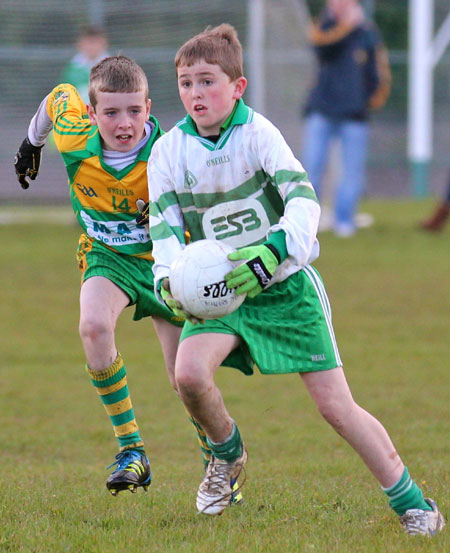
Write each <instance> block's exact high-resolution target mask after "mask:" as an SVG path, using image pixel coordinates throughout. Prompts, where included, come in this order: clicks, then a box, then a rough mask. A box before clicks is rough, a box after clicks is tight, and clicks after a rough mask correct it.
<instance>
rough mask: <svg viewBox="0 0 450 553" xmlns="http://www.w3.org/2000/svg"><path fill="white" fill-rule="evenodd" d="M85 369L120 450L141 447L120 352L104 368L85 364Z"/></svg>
mask: <svg viewBox="0 0 450 553" xmlns="http://www.w3.org/2000/svg"><path fill="white" fill-rule="evenodd" d="M86 370H87V372H88V374H89V376H90V377H91V382H92V384H93V385H94V386H95V388H96V389H97V393H98V395H99V396H100V399H101V400H102V403H103V405H104V407H105V410H106V412H107V413H108V415H109V417H110V419H111V422H112V425H113V428H114V434H115V435H116V438H117V439H118V441H119V447H120V451H124V450H125V449H143V448H144V442H143V441H142V440H141V437H140V435H139V428H138V425H137V423H136V419H135V417H134V411H133V406H132V404H131V398H130V393H129V391H128V385H127V374H126V370H125V366H124V364H123V359H122V356H121V355H120V353H118V354H117V357H116V359H115V361H114V362H113V363H112V364H111V365H110V366H109V367H107V368H106V369H103V370H100V371H94V370H92V369H91V368H89V366H86Z"/></svg>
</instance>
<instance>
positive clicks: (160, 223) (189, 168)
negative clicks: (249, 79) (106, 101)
mask: <svg viewBox="0 0 450 553" xmlns="http://www.w3.org/2000/svg"><path fill="white" fill-rule="evenodd" d="M148 184H149V197H150V200H151V211H150V234H151V239H152V241H153V257H154V259H155V264H154V267H153V270H154V273H155V289H156V290H157V289H158V281H160V280H161V279H162V278H164V277H167V276H168V274H169V267H170V264H171V262H172V261H173V259H174V258H175V256H176V255H177V254H178V253H179V252H180V250H181V249H182V248H183V247H184V246H185V231H188V232H189V233H190V236H191V240H192V241H195V240H201V239H203V238H209V239H214V240H223V241H224V242H226V243H227V244H230V245H231V246H233V247H235V248H241V247H244V246H250V245H257V244H261V243H263V242H264V241H265V240H266V239H267V237H268V235H269V234H270V233H272V232H276V231H279V230H283V231H284V232H285V233H286V245H287V251H288V254H289V256H288V258H287V259H286V260H285V261H284V262H283V263H282V264H281V265H280V266H279V267H278V268H277V270H276V272H275V274H274V276H273V278H272V281H271V284H273V283H275V282H280V281H282V280H284V279H286V278H287V277H288V276H289V275H291V274H293V273H295V272H297V271H299V270H300V269H302V268H303V267H304V266H305V265H308V264H309V263H312V262H313V261H314V260H315V259H316V258H317V257H318V255H319V243H318V241H317V237H316V234H317V228H318V224H319V216H320V207H319V203H318V201H317V197H316V194H315V193H314V190H313V187H312V186H311V183H310V182H309V180H308V176H307V174H306V172H305V170H304V169H303V167H302V165H301V163H300V162H299V161H298V160H297V159H296V158H295V156H294V154H293V153H292V151H291V149H290V148H289V146H288V145H287V143H286V141H285V140H284V138H283V137H282V135H281V133H280V131H279V130H278V129H277V128H276V127H275V126H274V125H273V124H272V123H271V122H270V121H268V120H267V119H266V118H265V117H263V116H262V115H261V114H259V113H256V112H255V111H253V110H252V109H251V108H249V107H247V106H246V105H245V104H244V102H243V101H242V100H239V102H238V105H237V107H236V109H235V112H234V115H233V117H232V119H231V121H230V122H229V124H228V125H227V128H224V129H222V132H221V136H220V138H219V140H218V141H217V143H214V142H212V141H210V140H208V139H207V138H204V137H201V136H199V135H198V133H197V131H196V127H195V124H194V122H193V120H192V119H191V118H190V116H189V115H187V116H186V117H185V118H184V119H183V120H181V121H180V122H179V123H177V125H176V126H175V127H174V128H173V129H171V130H170V131H169V132H168V133H166V134H165V135H164V136H162V137H161V138H160V139H159V140H158V141H157V142H156V143H155V145H154V146H153V149H152V153H151V155H150V159H149V164H148Z"/></svg>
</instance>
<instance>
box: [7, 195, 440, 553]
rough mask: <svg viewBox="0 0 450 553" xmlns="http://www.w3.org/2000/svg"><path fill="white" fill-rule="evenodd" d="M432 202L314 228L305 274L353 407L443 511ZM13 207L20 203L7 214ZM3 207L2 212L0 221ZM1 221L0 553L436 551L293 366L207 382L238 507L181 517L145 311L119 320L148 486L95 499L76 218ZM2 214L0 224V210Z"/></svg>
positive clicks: (177, 444) (170, 436)
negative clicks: (242, 478)
mask: <svg viewBox="0 0 450 553" xmlns="http://www.w3.org/2000/svg"><path fill="white" fill-rule="evenodd" d="M432 205H433V204H432V203H431V202H412V201H411V202H404V201H397V202H395V201H389V202H387V201H385V202H383V201H377V202H375V201H372V202H367V203H366V204H365V205H364V206H363V209H364V210H365V211H368V212H370V213H372V214H373V215H374V216H375V221H376V222H375V225H374V226H373V227H371V228H370V229H366V230H364V231H361V232H360V233H359V234H358V235H357V236H356V237H354V238H352V239H349V240H342V239H341V240H339V239H337V238H335V237H334V236H333V235H331V234H328V233H323V234H321V235H320V241H321V248H322V253H321V257H320V258H319V260H318V262H317V263H316V266H317V267H318V269H319V270H320V271H321V273H322V275H323V277H324V280H325V283H326V286H327V289H328V293H329V296H330V299H331V303H332V307H333V320H334V326H335V331H336V334H337V338H338V343H339V346H340V352H341V356H342V358H343V360H344V365H345V370H346V374H347V378H348V380H349V382H350V385H351V388H352V391H353V394H354V396H355V399H356V400H357V401H358V402H359V403H360V404H362V405H363V406H364V407H365V408H367V409H368V410H369V411H371V412H372V413H373V414H374V415H375V416H377V417H378V418H380V420H381V421H382V422H383V423H384V424H385V426H386V427H387V429H388V431H389V432H390V434H391V435H392V437H393V440H394V443H395V444H396V446H397V448H398V450H399V452H400V454H401V455H402V457H403V458H404V460H405V462H406V463H407V465H408V467H409V469H410V472H411V473H412V476H413V478H415V479H416V481H417V482H418V483H419V484H420V485H421V486H422V488H423V490H424V492H425V494H426V495H427V496H430V497H433V498H434V499H436V500H438V501H439V506H440V508H441V509H442V511H443V512H444V514H446V518H449V515H450V513H449V497H448V490H449V476H448V468H447V467H448V461H449V452H450V451H449V430H450V428H449V420H450V417H449V408H448V405H449V401H448V400H449V395H448V389H449V387H448V383H449V379H448V369H449V363H448V359H449V355H448V354H449V350H448V314H449V312H450V294H449V274H450V270H449V269H450V257H449V234H450V233H449V230H450V229H448V228H447V229H446V230H445V231H444V232H443V233H442V234H439V235H428V234H425V233H422V232H421V231H419V230H417V228H416V226H417V222H418V221H419V220H420V219H421V218H423V217H424V216H426V215H428V212H429V211H430V209H431V208H432ZM17 212H20V209H18V210H17ZM1 214H2V212H1V211H0V215H1ZM35 215H37V216H36V217H34V218H33V220H32V221H31V220H30V223H29V224H20V225H19V224H18V225H14V226H13V225H3V226H0V233H1V235H2V241H3V244H4V245H5V247H4V251H3V254H2V269H3V270H2V274H1V277H0V278H1V281H0V284H1V285H0V290H1V296H2V297H1V302H0V305H1V318H0V349H1V352H2V359H3V362H2V364H1V370H0V405H1V406H2V417H1V420H0V438H1V444H2V452H1V460H2V463H1V471H0V552H2V553H3V552H14V553H25V552H27V553H31V552H33V553H38V552H39V553H40V552H52V553H53V552H54V553H60V552H74V553H75V552H76V553H85V552H86V553H88V552H89V553H94V552H95V553H97V552H98V553H116V552H117V553H119V552H120V553H123V552H131V551H133V552H139V553H147V552H148V553H160V552H161V553H163V552H164V553H172V552H176V553H178V552H194V553H207V552H208V553H222V552H224V553H232V552H239V553H260V552H261V553H262V552H264V553H272V552H273V553H280V552H283V553H285V552H287V553H291V552H318V553H335V552H339V553H340V552H343V553H347V552H371V553H372V552H373V553H380V552H399V553H400V552H401V553H405V552H407V553H415V552H424V551H425V552H429V551H430V552H431V551H433V552H444V551H448V550H450V538H449V531H448V529H446V530H444V532H443V533H441V534H440V535H439V536H437V537H435V538H433V539H426V538H422V537H417V538H411V537H409V536H406V535H404V534H403V532H402V531H401V528H400V526H399V524H398V521H397V519H396V516H395V515H394V513H393V512H392V511H391V510H390V509H389V507H388V505H387V501H386V498H385V496H384V494H383V493H382V492H381V491H380V488H379V486H378V484H377V483H376V482H375V480H374V479H373V478H372V476H371V475H370V474H369V473H368V471H367V469H366V468H365V467H364V465H363V464H362V463H361V462H360V460H359V458H358V457H357V456H356V455H355V454H354V453H353V452H352V450H351V449H350V448H349V447H348V446H347V445H346V444H345V443H344V442H343V441H342V440H341V439H340V438H339V437H338V436H337V435H336V434H334V432H333V431H332V430H331V429H330V428H329V427H328V426H327V425H326V423H325V422H324V421H322V420H321V418H320V417H319V416H318V414H317V413H316V409H315V407H314V405H313V404H312V401H311V400H310V399H309V397H308V395H307V393H306V392H305V390H304V389H303V387H302V384H301V381H300V379H299V378H298V377H297V376H295V375H288V376H280V377H268V376H266V377H262V376H260V375H255V376H253V377H245V376H243V375H241V374H239V373H238V372H237V371H233V370H232V369H221V370H220V371H219V372H218V375H217V380H218V382H219V384H220V386H221V389H222V391H223V394H224V396H225V399H226V402H227V405H228V408H229V410H230V412H231V414H232V415H233V417H234V418H235V419H236V420H237V422H238V424H239V426H240V429H241V432H242V434H243V436H244V437H245V441H246V443H247V446H248V449H249V462H248V465H247V480H246V483H245V486H244V495H245V505H244V506H242V507H239V508H232V509H228V510H227V511H226V512H225V513H224V515H223V516H221V517H217V518H208V517H204V516H197V515H196V510H195V494H196V489H197V486H198V483H199V481H200V479H201V477H202V468H201V463H200V458H199V451H198V448H197V444H196V440H195V438H194V432H193V429H192V428H191V426H190V424H189V422H188V421H187V417H186V415H185V412H184V409H183V407H182V405H181V403H180V402H179V400H178V399H177V398H176V396H175V394H174V393H173V392H172V391H171V389H170V386H169V384H168V381H167V378H166V376H165V371H164V367H163V362H162V356H161V352H160V349H159V345H158V342H157V340H156V337H155V334H154V331H153V328H152V324H151V321H150V320H144V321H142V322H140V323H135V322H132V320H131V310H129V311H127V312H125V314H124V315H123V316H122V319H121V320H120V321H119V325H118V329H117V342H118V347H119V348H120V351H121V353H122V354H123V356H124V359H125V360H126V365H127V370H128V377H129V384H130V388H131V393H132V398H133V403H134V407H135V411H136V415H137V419H138V422H139V425H140V428H141V431H142V434H143V436H144V439H145V441H146V445H147V449H148V452H149V455H150V458H151V462H152V469H153V484H152V486H151V487H150V489H149V492H148V493H147V494H144V493H142V491H141V490H140V491H139V493H138V494H136V495H131V494H125V493H122V494H120V495H119V496H118V497H117V498H113V497H111V496H110V495H109V494H108V492H107V490H106V488H105V480H106V477H107V475H108V473H109V472H108V471H106V470H105V467H106V466H107V465H108V464H109V463H111V462H112V461H113V459H114V455H115V454H116V442H115V439H114V437H113V434H112V429H111V427H110V424H109V421H108V419H107V417H106V414H105V412H104V410H103V407H102V405H101V403H100V402H99V400H98V398H97V396H96V393H95V390H94V389H93V387H92V386H91V385H90V383H89V379H88V377H87V375H86V374H85V371H84V368H83V367H84V357H83V352H82V346H81V342H80V340H79V337H78V330H77V326H78V289H79V274H78V270H77V267H76V263H75V258H74V253H75V248H76V245H77V239H78V235H79V231H78V228H77V227H76V225H75V224H69V225H61V224H60V223H58V222H52V223H48V224H46V222H45V221H46V219H45V212H42V211H40V210H39V209H38V208H36V212H35ZM0 219H1V218H0Z"/></svg>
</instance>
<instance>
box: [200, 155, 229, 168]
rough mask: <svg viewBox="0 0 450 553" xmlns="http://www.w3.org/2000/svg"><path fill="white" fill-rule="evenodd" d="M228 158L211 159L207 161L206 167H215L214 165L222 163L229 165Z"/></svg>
mask: <svg viewBox="0 0 450 553" xmlns="http://www.w3.org/2000/svg"><path fill="white" fill-rule="evenodd" d="M230 161H231V159H230V156H218V157H214V158H213V159H208V161H207V162H206V167H215V166H216V165H222V164H223V163H230Z"/></svg>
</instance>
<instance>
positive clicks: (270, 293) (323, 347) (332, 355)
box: [180, 265, 342, 374]
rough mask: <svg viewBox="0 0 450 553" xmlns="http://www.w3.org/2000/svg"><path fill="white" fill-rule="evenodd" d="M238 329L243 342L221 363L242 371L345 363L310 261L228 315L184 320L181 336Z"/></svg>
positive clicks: (292, 369)
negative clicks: (209, 318) (214, 318)
mask: <svg viewBox="0 0 450 553" xmlns="http://www.w3.org/2000/svg"><path fill="white" fill-rule="evenodd" d="M211 332H212V333H219V334H220V333H222V334H234V335H236V336H239V337H240V338H241V344H240V346H238V347H237V348H236V349H235V350H233V351H232V352H231V353H230V354H229V355H228V357H227V358H226V359H224V361H223V362H222V363H221V365H223V366H227V367H234V368H237V369H239V370H241V371H242V372H243V373H244V374H253V367H254V366H255V365H256V366H257V368H258V369H259V371H260V372H261V373H262V374H284V373H295V372H313V371H325V370H330V369H334V368H335V367H339V366H341V365H342V362H341V359H340V356H339V351H338V347H337V344H336V339H335V336H334V331H333V326H332V324H331V308H330V303H329V301H328V297H327V294H326V291H325V287H324V285H323V282H322V279H321V277H320V275H319V273H318V271H317V270H316V269H314V268H313V267H311V266H310V265H308V266H307V267H305V268H303V269H302V270H301V271H299V272H298V273H295V274H293V275H291V276H290V277H288V278H287V279H286V280H284V281H283V282H279V283H277V284H274V285H272V286H270V287H269V288H267V289H266V290H264V291H263V292H261V293H260V294H258V295H257V296H256V297H255V298H246V299H245V301H244V303H243V304H242V305H241V306H240V307H239V308H238V309H237V310H236V311H235V312H234V313H231V314H230V315H226V316H225V317H221V318H220V319H216V320H207V321H205V323H204V324H196V325H193V324H191V323H189V321H186V323H185V325H184V328H183V331H182V333H181V338H180V340H181V341H182V340H185V339H186V338H188V337H189V336H193V335H195V334H203V333H211Z"/></svg>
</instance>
